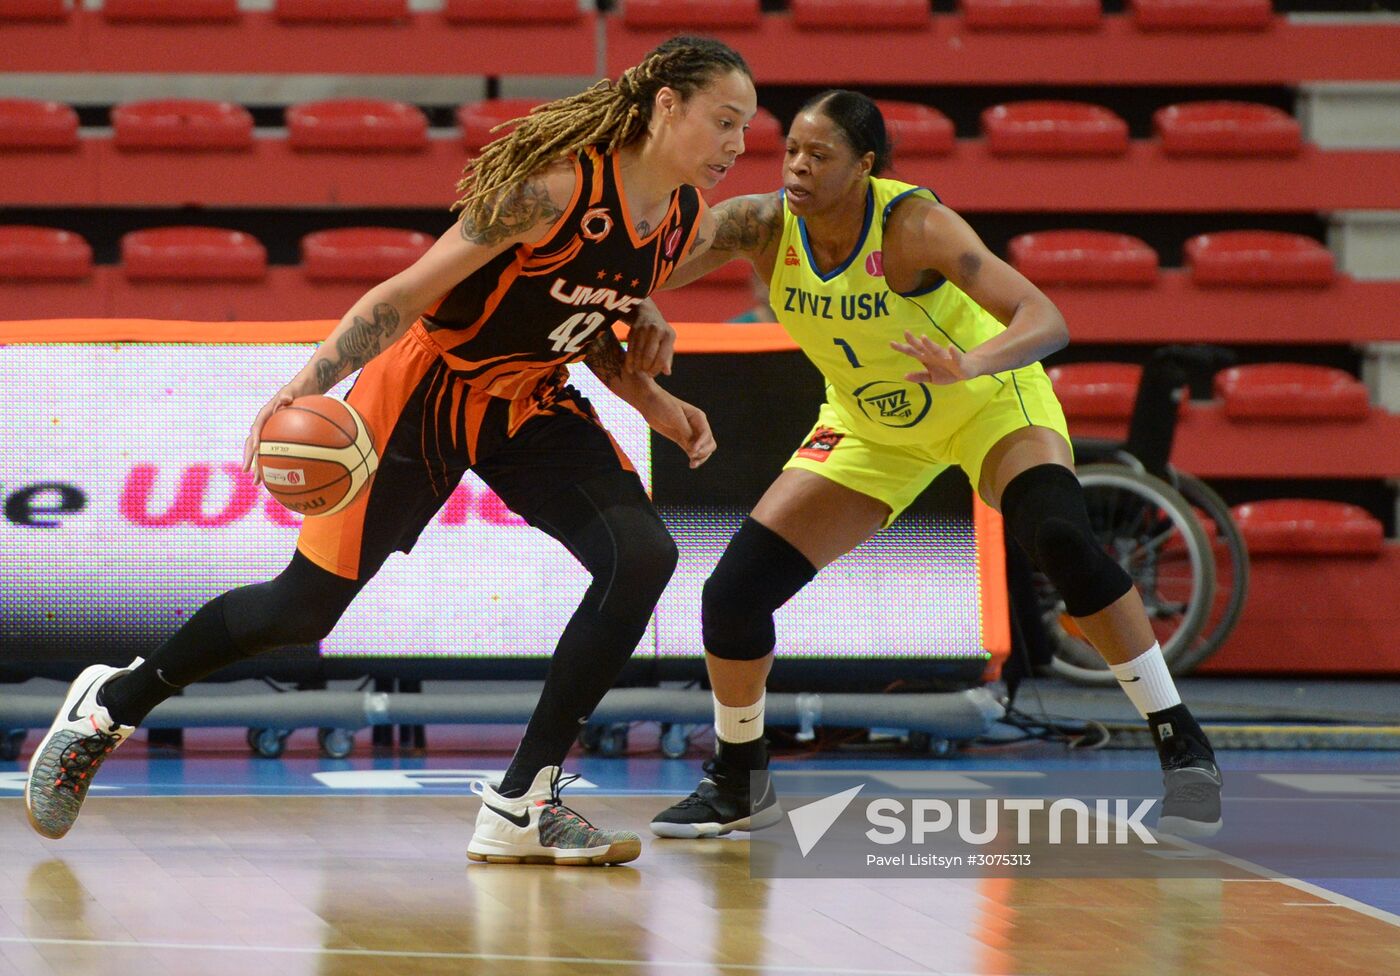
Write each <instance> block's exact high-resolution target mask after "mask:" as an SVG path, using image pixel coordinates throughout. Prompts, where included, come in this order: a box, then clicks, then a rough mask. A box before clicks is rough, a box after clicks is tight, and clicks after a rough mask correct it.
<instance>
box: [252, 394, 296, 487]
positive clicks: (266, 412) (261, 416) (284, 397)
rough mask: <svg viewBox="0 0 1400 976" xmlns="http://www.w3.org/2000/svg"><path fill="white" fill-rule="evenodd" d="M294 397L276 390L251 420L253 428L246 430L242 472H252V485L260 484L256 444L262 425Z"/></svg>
mask: <svg viewBox="0 0 1400 976" xmlns="http://www.w3.org/2000/svg"><path fill="white" fill-rule="evenodd" d="M294 399H295V397H293V396H292V394H290V393H288V392H287V391H286V390H285V389H283V390H278V391H277V394H276V395H275V396H274V397H273V398H272V399H271V400H269V401H267V402H266V403H264V404H263V406H262V409H261V410H259V411H258V415H257V416H256V417H254V418H253V426H252V427H250V428H248V439H247V440H245V441H244V442H243V470H244V471H251V472H253V484H261V483H262V469H261V468H259V467H258V465H257V463H256V462H257V460H258V443H259V442H260V441H261V440H262V429H263V424H265V423H267V418H268V417H271V416H272V415H273V414H274V413H276V412H277V411H278V410H281V409H282V408H283V407H285V406H286V405H287V404H289V403H291V402H292V400H294Z"/></svg>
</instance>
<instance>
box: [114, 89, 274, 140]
mask: <svg viewBox="0 0 1400 976" xmlns="http://www.w3.org/2000/svg"><path fill="white" fill-rule="evenodd" d="M112 132H113V139H112V141H113V143H114V144H115V145H116V147H117V148H118V149H249V148H251V147H252V145H253V116H252V115H251V114H250V113H249V111H248V110H247V109H246V108H244V107H243V106H242V105H235V104H233V103H232V102H205V101H198V100H195V99H184V98H171V99H163V100H160V101H152V102H131V103H129V104H126V105H118V106H117V107H116V108H114V109H112Z"/></svg>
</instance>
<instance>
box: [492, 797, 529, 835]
mask: <svg viewBox="0 0 1400 976" xmlns="http://www.w3.org/2000/svg"><path fill="white" fill-rule="evenodd" d="M482 806H484V807H486V809H488V810H490V811H491V812H492V813H496V814H500V815H501V816H502V817H505V818H506V819H507V820H509V821H510V822H511V823H513V824H515V825H516V826H517V827H519V828H521V829H522V830H523V829H524V828H526V827H528V826H530V814H529V813H528V812H526V813H506V811H504V810H502V809H501V808H500V807H493V806H492V805H491V804H489V803H486V802H485V801H483V802H482Z"/></svg>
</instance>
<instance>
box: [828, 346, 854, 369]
mask: <svg viewBox="0 0 1400 976" xmlns="http://www.w3.org/2000/svg"><path fill="white" fill-rule="evenodd" d="M831 341H832V342H834V343H836V345H838V346H840V347H841V351H842V352H844V353H845V354H846V358H847V359H849V360H850V361H851V365H852V366H853V367H855V368H856V369H860V366H861V363H860V360H859V359H857V358H856V351H855V350H854V349H852V348H851V344H850V343H849V342H847V341H846V340H845V339H832V340H831Z"/></svg>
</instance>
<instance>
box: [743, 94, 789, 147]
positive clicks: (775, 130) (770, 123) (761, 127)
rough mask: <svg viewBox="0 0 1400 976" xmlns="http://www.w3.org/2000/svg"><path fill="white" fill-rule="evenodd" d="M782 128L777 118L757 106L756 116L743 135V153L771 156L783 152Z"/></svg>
mask: <svg viewBox="0 0 1400 976" xmlns="http://www.w3.org/2000/svg"><path fill="white" fill-rule="evenodd" d="M783 145H784V143H783V127H782V124H781V123H779V122H778V117H777V116H776V115H774V114H773V113H772V112H770V111H768V110H767V109H766V108H763V107H762V106H759V109H758V114H756V115H755V116H754V117H753V119H752V120H751V121H750V122H749V131H748V132H746V133H744V153H745V154H746V155H749V156H773V155H776V154H777V153H780V152H782V151H783Z"/></svg>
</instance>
